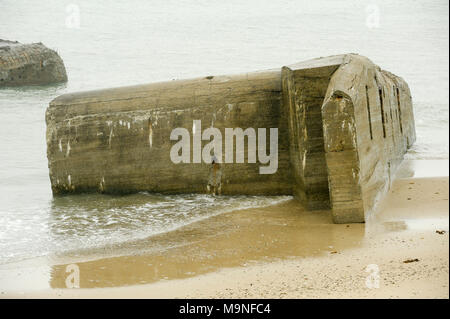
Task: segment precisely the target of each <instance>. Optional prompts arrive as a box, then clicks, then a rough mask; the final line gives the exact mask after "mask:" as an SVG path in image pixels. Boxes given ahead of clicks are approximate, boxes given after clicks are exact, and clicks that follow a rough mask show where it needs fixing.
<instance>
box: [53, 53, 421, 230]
mask: <svg viewBox="0 0 450 319" xmlns="http://www.w3.org/2000/svg"><path fill="white" fill-rule="evenodd" d="M46 121H47V156H48V160H49V170H50V180H51V185H52V191H53V193H54V194H55V195H56V194H63V193H82V192H101V193H119V194H123V193H131V192H139V191H149V192H160V193H207V192H209V191H211V187H210V186H211V185H210V184H211V182H210V181H211V178H212V177H211V174H214V176H213V178H214V186H215V187H214V188H215V189H219V190H220V193H221V194H229V195H236V194H248V195H294V196H295V197H296V198H297V199H298V200H299V201H300V202H301V203H302V204H303V205H304V206H305V207H306V208H308V209H310V210H316V209H331V213H332V215H333V219H334V221H335V222H336V223H350V222H364V221H365V218H367V216H369V215H370V214H371V213H372V212H373V211H374V210H375V208H376V207H377V203H378V202H379V201H380V199H381V198H382V197H383V196H384V195H385V194H386V192H387V190H388V189H389V187H390V184H391V182H392V179H393V178H394V175H395V172H396V169H397V167H398V166H399V164H400V162H401V161H402V159H403V155H404V153H405V152H406V151H407V149H408V148H409V147H410V146H411V145H412V144H413V143H414V141H415V127H414V118H413V108H412V99H411V94H410V91H409V88H408V85H407V83H406V82H405V81H404V80H403V79H401V78H400V77H397V76H395V75H393V74H391V73H389V72H386V71H383V70H381V69H380V68H379V67H378V66H376V65H374V64H373V63H372V62H371V61H370V60H369V59H367V58H365V57H363V56H359V55H357V54H345V55H338V56H332V57H326V58H319V59H313V60H310V61H305V62H301V63H298V64H295V65H290V66H284V67H282V68H281V70H280V69H276V70H268V71H260V72H252V73H246V74H239V75H231V76H208V77H203V78H197V79H192V80H179V81H170V82H163V83H153V84H147V85H139V86H131V87H122V88H114V89H105V90H98V91H90V92H81V93H73V94H65V95H62V96H60V97H58V98H56V99H55V100H53V101H52V102H51V103H50V105H49V107H48V109H47V114H46ZM194 121H197V122H194ZM198 121H201V125H202V126H203V128H204V129H206V128H210V127H214V128H217V129H218V130H219V131H220V133H221V134H222V136H225V132H226V128H242V129H243V130H245V129H247V128H254V129H255V130H257V128H265V129H267V131H269V129H270V128H277V129H278V149H277V156H278V162H277V170H276V172H275V173H273V174H261V173H260V170H259V168H260V166H261V164H260V163H255V162H254V161H249V153H245V154H244V161H243V162H238V163H236V162H233V163H227V162H225V161H224V160H223V158H222V161H220V159H219V163H220V165H219V166H217V163H206V162H204V161H200V162H199V163H192V161H191V162H190V163H185V162H180V163H177V164H175V163H174V162H172V161H171V158H170V153H171V148H172V147H173V145H174V144H175V141H173V140H171V139H170V136H171V132H172V130H173V129H175V128H185V129H187V130H188V131H189V132H192V131H195V130H196V129H199V128H194V127H193V123H200V122H198ZM194 126H195V125H194ZM191 135H192V134H191ZM191 137H192V136H189V138H191ZM259 138H260V137H259V136H258V140H259ZM249 140H250V139H249V138H247V139H246V141H247V143H246V146H247V147H248V145H249ZM266 142H267V143H269V141H268V138H267V139H266ZM201 143H203V144H202V146H204V145H205V144H206V143H208V141H205V140H204V141H203V142H201ZM235 144H236V143H233V144H232V147H233V154H236V150H237V148H236V145H235ZM224 153H225V152H222V156H223V157H225V154H224ZM189 156H191V157H192V156H193V154H190V155H189ZM216 160H217V159H216ZM212 165H216V166H217V167H216V168H215V169H212ZM211 172H213V173H211ZM218 179H220V180H218Z"/></svg>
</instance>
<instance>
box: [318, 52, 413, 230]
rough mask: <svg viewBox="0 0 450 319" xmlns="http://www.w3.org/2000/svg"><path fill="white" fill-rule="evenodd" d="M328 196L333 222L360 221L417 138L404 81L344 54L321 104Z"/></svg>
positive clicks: (357, 58)
mask: <svg viewBox="0 0 450 319" xmlns="http://www.w3.org/2000/svg"><path fill="white" fill-rule="evenodd" d="M322 117H323V122H324V139H325V153H326V157H327V167H328V174H329V176H328V179H329V189H330V198H331V202H332V213H333V218H334V220H335V221H336V222H340V223H345V222H363V221H364V220H365V215H368V214H370V213H371V212H372V211H373V210H374V209H375V208H376V205H377V202H378V201H379V199H380V198H382V197H383V196H384V194H385V193H386V191H387V189H388V188H389V187H390V184H391V181H392V179H393V177H394V174H395V171H396V170H397V167H398V165H399V163H400V162H401V160H402V159H403V155H404V153H405V152H406V151H407V148H409V147H410V146H411V145H412V143H414V141H415V127H414V118H413V108H412V99H411V94H410V91H409V88H408V85H407V84H406V82H405V81H404V80H403V79H401V78H399V77H397V76H395V75H393V74H391V73H389V72H386V71H383V70H381V69H380V68H379V67H378V66H376V65H374V64H373V63H372V62H371V61H370V60H369V59H367V58H365V57H362V56H358V55H347V56H345V58H344V61H343V63H342V65H341V66H340V67H339V69H338V70H337V71H336V72H335V73H334V74H333V75H332V77H331V79H330V84H329V86H328V90H327V94H326V96H325V99H324V103H323V106H322Z"/></svg>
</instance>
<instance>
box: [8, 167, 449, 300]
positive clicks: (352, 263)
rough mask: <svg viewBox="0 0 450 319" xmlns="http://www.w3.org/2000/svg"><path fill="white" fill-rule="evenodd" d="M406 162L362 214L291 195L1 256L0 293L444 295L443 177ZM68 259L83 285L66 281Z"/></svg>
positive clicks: (446, 277) (23, 295) (14, 295)
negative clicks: (10, 259) (56, 252)
mask: <svg viewBox="0 0 450 319" xmlns="http://www.w3.org/2000/svg"><path fill="white" fill-rule="evenodd" d="M443 162H447V161H443ZM447 163H448V162H447ZM422 164H423V163H422ZM405 165H406V164H405ZM405 165H404V167H402V170H401V171H399V174H400V176H399V178H398V179H397V180H395V181H394V183H393V185H392V187H391V190H390V193H389V194H388V196H387V198H386V199H385V200H384V201H383V202H382V204H381V205H380V209H379V211H378V213H377V214H375V216H373V217H372V218H369V219H368V221H367V222H366V223H365V224H340V225H338V224H333V223H332V221H331V217H330V214H329V212H328V211H317V212H308V211H305V210H304V209H303V208H301V206H300V205H298V203H297V202H296V201H295V200H289V201H286V202H284V203H282V204H278V205H275V206H270V207H264V208H258V209H247V210H241V211H235V212H231V213H227V214H222V215H218V216H215V217H212V218H209V219H207V220H203V221H200V222H197V223H193V224H191V225H188V226H185V227H182V228H180V229H178V230H176V231H173V232H170V233H166V234H162V235H158V236H153V237H150V238H148V239H146V240H144V241H141V242H135V243H130V244H129V245H127V246H123V247H116V248H115V249H114V250H113V251H110V252H107V251H106V250H105V254H103V255H101V254H98V252H97V254H94V255H93V254H87V255H80V256H77V257H76V258H75V257H74V256H58V257H53V258H52V259H51V260H48V259H47V260H42V259H40V260H39V259H36V260H33V261H28V262H27V263H26V264H23V263H22V264H21V265H6V266H5V265H3V266H2V267H0V276H1V278H2V280H1V281H2V287H1V288H2V289H1V297H3V298H55V297H56V298H448V297H449V293H448V291H449V290H448V287H449V273H448V272H449V265H448V262H449V238H448V230H449V219H448V193H449V192H448V190H449V179H448V177H422V176H423V175H424V174H422V173H420V172H419V171H420V169H419V171H418V169H417V165H416V166H415V167H416V171H415V173H414V170H412V169H408V167H405ZM419 166H420V165H419ZM411 167H412V166H410V168H411ZM441 167H443V169H444V170H445V168H444V166H441ZM447 175H448V173H447ZM417 176H419V177H417ZM161 247H165V248H164V249H162V248H161ZM105 256H108V257H105ZM71 264H76V265H77V267H78V268H79V274H80V287H81V288H78V289H67V288H65V287H66V278H67V276H68V273H67V272H66V270H67V267H68V265H71ZM46 267H47V268H48V269H47V271H39V269H46ZM42 282H44V283H45V285H47V287H45V285H42Z"/></svg>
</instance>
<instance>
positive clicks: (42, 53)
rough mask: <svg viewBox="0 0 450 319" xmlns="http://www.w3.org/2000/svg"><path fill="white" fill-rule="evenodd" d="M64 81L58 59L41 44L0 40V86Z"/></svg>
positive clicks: (65, 75)
mask: <svg viewBox="0 0 450 319" xmlns="http://www.w3.org/2000/svg"><path fill="white" fill-rule="evenodd" d="M66 81H67V74H66V68H65V67H64V62H63V60H62V59H61V57H60V56H59V55H58V53H56V52H55V51H53V50H50V49H49V48H47V47H46V46H44V45H43V44H42V43H32V44H21V43H19V42H17V41H8V40H1V39H0V87H5V86H20V85H36V84H52V83H60V82H66Z"/></svg>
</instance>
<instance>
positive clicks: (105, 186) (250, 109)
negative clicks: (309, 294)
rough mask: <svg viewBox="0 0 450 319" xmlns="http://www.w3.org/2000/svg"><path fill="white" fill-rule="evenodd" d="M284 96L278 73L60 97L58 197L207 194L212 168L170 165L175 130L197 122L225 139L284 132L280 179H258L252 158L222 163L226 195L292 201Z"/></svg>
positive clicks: (53, 151)
mask: <svg viewBox="0 0 450 319" xmlns="http://www.w3.org/2000/svg"><path fill="white" fill-rule="evenodd" d="M280 92H281V78H280V71H278V70H276V71H267V72H255V73H248V74H242V75H236V76H216V77H207V78H199V79H194V80H182V81H171V82H166V83H155V84H150V85H141V86H134V87H126V88H119V89H108V90H101V91H93V92H86V93H77V94H66V95H63V96H60V97H58V98H56V99H55V100H54V101H52V102H51V103H50V106H49V108H48V110H47V116H46V119H47V126H48V129H47V145H48V150H47V153H48V159H49V168H50V179H51V183H52V189H53V192H54V193H55V194H59V193H65V192H96V191H98V192H105V193H127V192H137V191H154V192H170V193H183V192H200V193H204V192H206V191H207V188H206V186H207V183H208V177H209V174H210V166H211V164H206V163H203V162H202V163H189V164H186V163H179V164H174V163H172V162H171V159H170V149H171V147H172V146H173V145H174V143H175V142H174V141H171V140H170V133H171V131H172V130H173V129H174V128H177V127H180V128H186V129H188V130H189V131H190V132H192V126H193V121H194V120H201V122H202V129H205V128H207V127H211V126H214V127H215V128H218V129H220V131H221V133H222V136H223V139H224V136H225V135H224V129H225V128H236V127H240V128H242V129H246V128H248V127H252V128H270V127H278V129H279V133H278V134H279V137H278V138H279V149H278V170H277V172H276V173H275V174H267V175H264V174H259V164H252V163H248V162H247V153H245V159H244V160H245V162H244V163H235V164H222V187H221V191H222V194H290V193H291V182H290V167H289V150H288V144H287V141H288V138H287V122H286V121H282V120H281V118H282V117H281V115H280V110H281V107H280V103H281V94H280ZM191 139H192V134H191ZM206 143H207V142H205V141H203V145H205V144H206ZM235 151H236V145H234V152H235ZM223 153H224V152H223ZM192 156H193V154H191V159H192ZM223 156H224V154H223ZM222 162H223V161H222Z"/></svg>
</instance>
